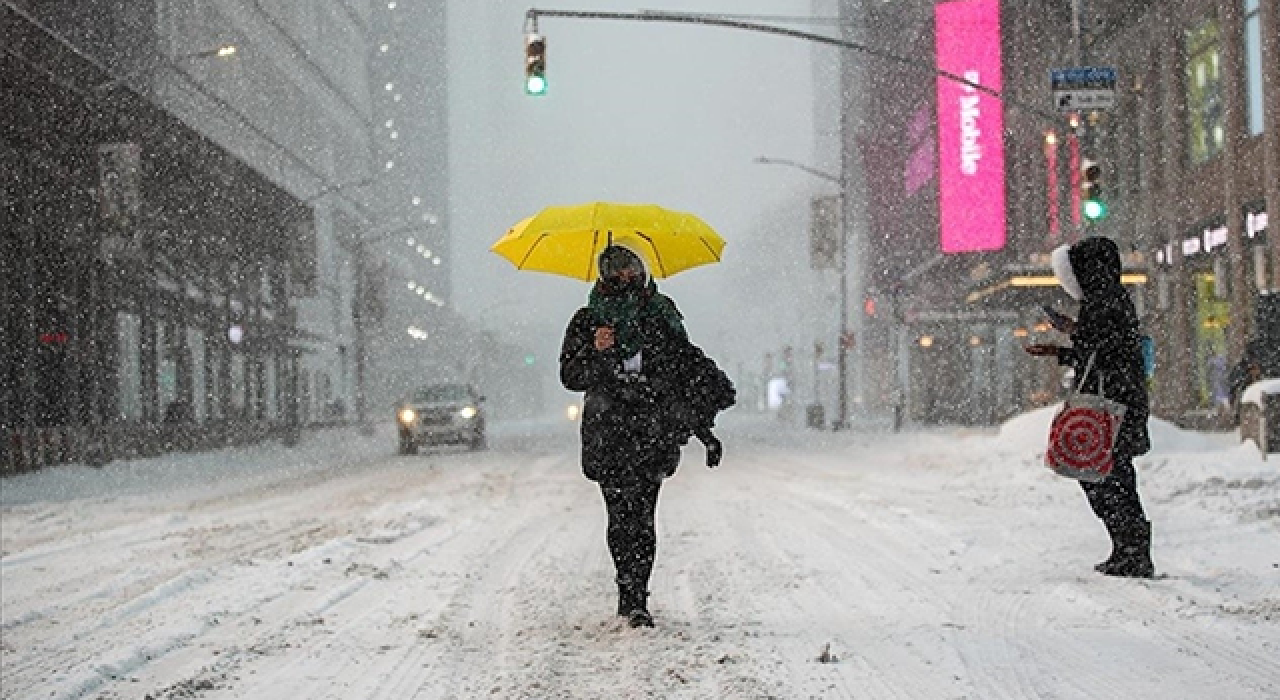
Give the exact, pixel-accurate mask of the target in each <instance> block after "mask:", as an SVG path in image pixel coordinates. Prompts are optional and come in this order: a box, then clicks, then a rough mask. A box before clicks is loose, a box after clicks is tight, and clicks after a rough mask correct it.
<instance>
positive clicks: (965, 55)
mask: <svg viewBox="0 0 1280 700" xmlns="http://www.w3.org/2000/svg"><path fill="white" fill-rule="evenodd" d="M934 19H935V21H936V35H937V51H938V70H940V71H945V72H947V73H951V74H953V75H960V76H964V78H965V80H968V81H969V82H972V83H976V84H978V85H982V86H983V87H987V88H991V89H992V90H997V91H999V90H1001V89H1002V77H1001V73H1000V68H1001V66H1000V0H954V1H953V2H942V3H939V4H938V5H937V6H936V8H935V10H934ZM1003 110H1004V106H1003V105H1002V104H1001V103H1000V100H999V99H997V98H995V97H992V96H991V95H988V94H986V93H983V92H979V91H978V90H976V89H974V88H973V87H971V86H969V85H966V84H964V83H961V82H958V81H955V80H951V79H950V78H945V77H943V76H941V75H939V76H938V209H939V212H938V213H939V224H940V229H941V246H942V252H944V253H974V252H982V251H992V250H1000V249H1001V248H1003V247H1004V244H1005V191H1004V185H1005V182H1004V181H1005V176H1004V111H1003Z"/></svg>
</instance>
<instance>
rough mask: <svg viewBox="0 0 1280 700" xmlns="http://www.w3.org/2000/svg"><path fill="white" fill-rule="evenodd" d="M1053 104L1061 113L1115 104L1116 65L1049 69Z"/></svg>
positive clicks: (1104, 107) (1105, 107) (1102, 107)
mask: <svg viewBox="0 0 1280 700" xmlns="http://www.w3.org/2000/svg"><path fill="white" fill-rule="evenodd" d="M1049 86H1050V88H1051V89H1052V91H1053V104H1054V106H1055V107H1057V108H1058V111H1061V112H1076V111H1081V110H1091V109H1107V108H1109V107H1111V106H1113V105H1114V104H1115V99H1116V69H1115V68H1110V67H1106V68H1098V67H1092V68H1062V69H1058V70H1052V71H1049Z"/></svg>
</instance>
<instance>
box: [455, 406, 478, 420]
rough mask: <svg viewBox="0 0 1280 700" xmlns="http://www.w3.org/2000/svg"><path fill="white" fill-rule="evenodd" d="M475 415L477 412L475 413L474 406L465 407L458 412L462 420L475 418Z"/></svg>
mask: <svg viewBox="0 0 1280 700" xmlns="http://www.w3.org/2000/svg"><path fill="white" fill-rule="evenodd" d="M476 413H478V411H476V407H475V406H467V407H466V408H464V409H462V410H461V411H458V415H460V416H462V417H463V418H475V417H476Z"/></svg>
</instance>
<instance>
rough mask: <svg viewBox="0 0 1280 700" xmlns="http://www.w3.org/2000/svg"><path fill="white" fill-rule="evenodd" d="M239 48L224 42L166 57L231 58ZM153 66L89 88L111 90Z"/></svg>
mask: <svg viewBox="0 0 1280 700" xmlns="http://www.w3.org/2000/svg"><path fill="white" fill-rule="evenodd" d="M237 50H238V49H237V48H236V46H235V44H224V45H222V46H219V47H217V48H215V49H206V50H204V51H193V52H191V53H184V54H179V55H177V56H172V57H169V58H166V59H165V61H166V62H168V63H176V62H178V61H186V60H189V59H193V58H231V57H232V56H235V55H236V51H237ZM151 68H152V66H150V65H148V66H143V67H141V68H136V69H134V70H131V71H129V72H127V73H124V74H122V75H117V76H116V77H114V78H112V79H110V80H108V81H106V82H104V83H99V84H97V85H94V86H93V87H91V88H89V89H90V90H92V91H93V92H95V93H102V92H106V91H108V90H111V89H113V88H115V87H117V86H119V85H122V84H124V83H126V82H128V81H129V80H131V79H132V78H134V77H137V75H138V74H139V73H143V72H146V71H147V70H150V69H151Z"/></svg>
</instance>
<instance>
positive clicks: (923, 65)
mask: <svg viewBox="0 0 1280 700" xmlns="http://www.w3.org/2000/svg"><path fill="white" fill-rule="evenodd" d="M539 17H559V18H564V19H600V20H618V21H628V22H666V23H669V24H705V25H708V26H713V27H724V28H726V29H742V30H746V31H752V32H764V33H766V34H777V35H780V36H786V37H791V38H792V39H802V40H804V41H813V42H817V43H819V44H827V45H829V46H836V47H839V48H842V49H851V50H853V51H861V52H862V53H865V54H869V55H871V56H875V57H877V58H883V59H885V60H887V61H891V62H893V63H897V64H899V65H903V66H907V67H910V68H914V69H916V70H919V71H922V72H927V73H929V74H931V75H936V76H940V77H943V78H946V79H947V80H952V81H955V82H957V83H961V84H963V85H967V86H969V87H970V88H973V89H974V90H976V91H978V92H981V93H984V94H987V95H990V96H992V97H995V98H996V99H999V100H1000V101H1001V102H1003V103H1004V104H1005V105H1007V106H1009V107H1011V108H1017V109H1020V110H1022V111H1024V112H1026V113H1028V114H1034V115H1036V116H1038V117H1040V118H1042V119H1044V120H1046V121H1048V122H1050V123H1052V124H1053V125H1055V126H1061V125H1063V124H1064V121H1063V117H1062V115H1061V114H1057V113H1055V112H1049V111H1046V110H1043V109H1040V108H1038V107H1034V106H1032V105H1029V104H1026V103H1024V102H1021V101H1018V100H1015V99H1013V98H1011V97H1007V96H1005V94H1004V93H1003V92H1001V91H1000V90H995V89H993V88H990V87H988V86H986V85H982V84H980V83H975V82H973V81H971V80H968V79H967V78H965V77H964V76H962V75H959V74H956V73H951V72H949V71H944V70H939V69H938V67H937V66H935V65H933V64H932V63H929V62H927V61H921V60H918V59H913V58H907V57H905V56H899V55H897V54H894V53H890V52H888V51H882V50H880V49H875V48H872V47H870V46H867V45H866V44H860V43H858V42H855V41H846V40H844V39H837V38H834V37H829V36H823V35H821V34H814V33H812V32H804V31H800V30H798V29H788V28H786V27H776V26H773V25H769V24H759V23H757V22H745V21H742V20H738V19H729V18H727V17H724V16H717V15H710V14H699V13H690V12H664V11H655V10H643V11H640V12H596V11H587V10H539V9H537V8H531V9H529V10H528V11H526V12H525V37H526V47H527V46H528V40H529V37H532V36H536V37H539V38H542V39H543V42H544V43H543V51H545V46H546V44H545V38H543V37H542V35H540V34H538V18H539ZM528 55H529V54H528V49H527V48H526V53H525V57H526V62H525V63H526V83H525V85H526V91H528V80H527V76H528V72H527V71H528V69H527V66H528ZM542 66H543V69H544V70H545V68H546V64H545V60H544V61H543V64H542ZM545 90H546V83H545V76H544V82H543V92H545ZM529 94H538V95H541V94H543V93H542V92H537V93H533V92H530V93H529Z"/></svg>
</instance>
